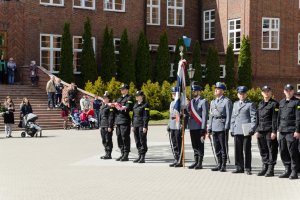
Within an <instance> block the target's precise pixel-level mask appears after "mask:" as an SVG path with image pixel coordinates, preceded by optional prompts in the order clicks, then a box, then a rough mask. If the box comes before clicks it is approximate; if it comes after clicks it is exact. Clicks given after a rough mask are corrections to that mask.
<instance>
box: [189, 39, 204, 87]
mask: <svg viewBox="0 0 300 200" xmlns="http://www.w3.org/2000/svg"><path fill="white" fill-rule="evenodd" d="M192 63H193V68H194V69H195V75H194V81H197V82H198V84H199V85H203V80H202V67H201V54H200V44H199V41H198V40H197V41H196V42H195V44H194V47H193V62H192Z"/></svg>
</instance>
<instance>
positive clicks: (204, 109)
mask: <svg viewBox="0 0 300 200" xmlns="http://www.w3.org/2000/svg"><path fill="white" fill-rule="evenodd" d="M201 91H202V88H201V86H199V85H192V96H193V99H191V101H190V103H189V106H188V112H189V119H188V127H189V129H190V136H191V142H192V147H193V150H194V159H195V162H194V163H193V164H192V165H190V166H189V167H188V168H189V169H202V162H203V157H204V140H205V133H206V124H207V119H208V112H209V111H208V102H207V100H206V99H204V98H202V97H201V96H200V94H201Z"/></svg>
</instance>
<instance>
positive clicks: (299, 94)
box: [295, 90, 300, 173]
mask: <svg viewBox="0 0 300 200" xmlns="http://www.w3.org/2000/svg"><path fill="white" fill-rule="evenodd" d="M295 97H296V98H297V99H299V100H300V90H298V91H297V92H296V93H295ZM298 143H299V144H298V151H299V159H298V173H300V139H299V141H298Z"/></svg>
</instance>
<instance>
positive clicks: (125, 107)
mask: <svg viewBox="0 0 300 200" xmlns="http://www.w3.org/2000/svg"><path fill="white" fill-rule="evenodd" d="M120 90H121V93H122V96H121V97H120V98H118V99H117V102H116V103H115V108H116V119H115V124H116V126H117V127H116V134H117V141H118V146H119V148H120V151H121V156H120V157H119V158H117V159H116V160H117V161H128V160H129V159H128V155H129V152H130V123H131V120H130V116H129V112H130V111H132V107H133V99H132V97H131V96H129V95H128V91H129V85H128V84H122V85H121V88H120Z"/></svg>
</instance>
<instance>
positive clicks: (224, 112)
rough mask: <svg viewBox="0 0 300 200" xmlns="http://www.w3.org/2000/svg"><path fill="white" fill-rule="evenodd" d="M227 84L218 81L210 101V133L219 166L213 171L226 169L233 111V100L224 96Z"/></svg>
mask: <svg viewBox="0 0 300 200" xmlns="http://www.w3.org/2000/svg"><path fill="white" fill-rule="evenodd" d="M225 90H226V86H225V85H224V84H223V83H220V82H217V83H216V85H215V92H214V94H215V97H216V98H215V99H214V100H212V101H211V103H210V115H209V123H208V133H209V134H210V135H211V134H212V135H213V141H214V146H215V152H216V156H217V158H218V166H216V167H215V168H212V169H211V170H212V171H221V172H225V171H226V162H227V153H228V152H227V151H228V144H227V137H228V133H229V128H230V118H231V111H232V103H231V100H230V99H228V98H227V97H225V96H224V91H225Z"/></svg>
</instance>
